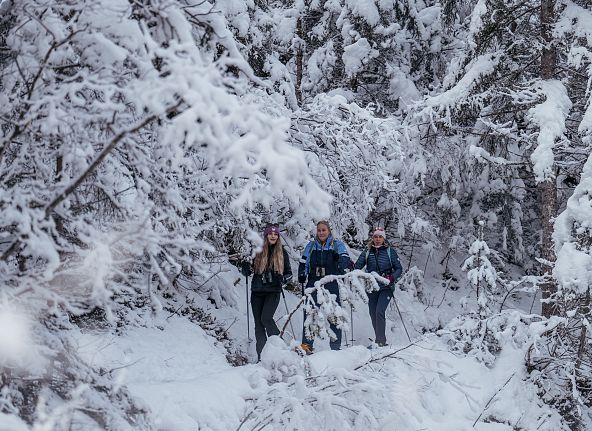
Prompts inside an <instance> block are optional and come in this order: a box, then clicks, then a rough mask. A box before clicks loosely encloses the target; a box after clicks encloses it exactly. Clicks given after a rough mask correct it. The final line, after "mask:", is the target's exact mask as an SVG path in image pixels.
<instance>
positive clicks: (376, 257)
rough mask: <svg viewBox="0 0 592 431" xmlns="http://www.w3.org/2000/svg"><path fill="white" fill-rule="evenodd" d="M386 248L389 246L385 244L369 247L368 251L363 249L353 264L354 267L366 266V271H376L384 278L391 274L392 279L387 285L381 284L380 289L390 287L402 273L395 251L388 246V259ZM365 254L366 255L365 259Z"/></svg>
mask: <svg viewBox="0 0 592 431" xmlns="http://www.w3.org/2000/svg"><path fill="white" fill-rule="evenodd" d="M388 249H389V247H388V246H386V245H383V246H381V247H378V248H376V247H370V250H369V251H368V250H364V251H363V252H362V254H360V257H359V258H358V261H357V262H356V264H355V266H354V268H355V269H362V268H364V267H366V272H376V273H377V274H379V275H380V276H382V277H385V278H387V277H388V276H389V275H390V276H392V279H393V281H392V282H391V283H390V284H388V285H385V286H381V288H380V290H383V289H390V288H392V287H393V285H394V283H396V282H397V281H398V280H399V278H400V277H401V274H402V273H403V267H402V266H401V262H400V261H399V256H398V255H397V252H396V251H395V250H394V249H393V248H392V247H390V249H391V252H390V255H391V256H390V259H389V253H388ZM366 255H368V259H367V260H366Z"/></svg>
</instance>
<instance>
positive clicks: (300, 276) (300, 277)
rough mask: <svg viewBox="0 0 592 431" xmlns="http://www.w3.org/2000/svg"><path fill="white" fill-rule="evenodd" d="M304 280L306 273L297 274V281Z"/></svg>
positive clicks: (301, 281)
mask: <svg viewBox="0 0 592 431" xmlns="http://www.w3.org/2000/svg"><path fill="white" fill-rule="evenodd" d="M305 281H306V274H299V275H298V283H304V282H305Z"/></svg>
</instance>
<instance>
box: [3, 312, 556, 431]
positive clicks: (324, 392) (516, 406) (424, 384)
mask: <svg viewBox="0 0 592 431" xmlns="http://www.w3.org/2000/svg"><path fill="white" fill-rule="evenodd" d="M153 324H154V326H153V327H148V328H141V327H138V328H132V329H128V330H127V331H126V332H125V334H123V335H122V336H115V335H113V334H111V333H100V332H95V333H81V332H77V333H72V337H74V338H75V339H76V340H77V345H78V353H79V354H80V355H81V356H82V357H83V358H84V359H85V360H86V361H87V362H88V363H89V364H92V365H93V366H94V367H102V368H104V369H106V370H110V372H111V374H112V375H113V377H114V378H115V379H116V380H117V381H119V382H120V383H121V384H122V385H126V386H127V387H128V388H129V390H130V391H131V393H132V395H134V396H135V397H137V398H139V399H141V400H143V401H144V402H145V404H146V405H147V406H148V407H149V408H150V410H151V415H152V416H153V419H154V422H155V423H156V425H157V427H158V428H157V429H158V430H162V431H165V430H171V431H172V430H175V431H184V430H187V431H189V430H214V431H226V430H239V429H240V430H254V429H266V430H285V429H293V430H297V429H311V430H312V429H325V430H338V429H339V430H342V429H343V430H345V429H352V430H353V429H360V430H361V429H363V430H366V431H367V430H379V429H380V430H417V429H424V430H443V431H445V430H450V431H459V430H470V429H477V430H480V431H494V430H496V431H497V430H508V431H509V430H512V429H516V428H512V427H520V428H519V429H534V428H532V427H533V426H534V425H533V424H537V425H538V426H539V428H538V429H540V430H557V429H560V428H559V427H558V426H557V423H558V422H557V418H556V417H555V416H553V414H552V413H551V412H550V411H549V410H548V408H547V407H545V406H541V405H540V402H539V401H538V399H537V397H536V396H535V388H534V387H533V386H532V385H531V384H530V383H527V382H525V381H524V380H523V379H524V373H525V371H524V368H523V367H521V365H520V364H521V363H522V362H523V359H524V353H525V352H524V346H526V345H527V344H524V345H523V347H518V346H513V345H512V343H509V342H508V343H507V344H506V345H505V346H504V349H503V351H502V353H501V355H500V356H499V358H498V359H497V361H496V364H495V365H494V366H493V367H492V368H488V367H486V366H485V365H484V364H482V363H480V362H477V361H476V360H475V359H474V358H471V357H468V356H466V357H465V356H462V355H458V354H453V353H451V352H450V351H449V349H448V348H447V346H446V345H444V344H443V342H442V341H441V340H440V339H439V338H438V337H436V336H435V335H427V336H418V337H415V339H414V340H413V341H414V343H409V342H408V341H407V340H406V339H403V338H398V339H396V340H394V343H393V345H392V347H384V348H377V349H374V350H368V349H367V348H366V347H365V346H362V345H355V346H350V347H345V346H344V348H343V349H342V350H341V351H329V350H325V348H326V347H323V346H322V345H321V343H319V347H320V351H319V352H317V353H315V354H314V355H312V356H308V357H301V356H299V355H298V354H297V353H295V352H294V351H292V350H291V348H290V347H289V346H288V345H287V344H286V343H285V342H284V341H282V340H281V339H280V338H279V337H273V338H270V339H269V341H268V343H267V345H266V348H265V350H264V351H263V355H262V361H261V362H260V363H259V364H248V365H245V366H240V367H232V366H230V365H229V364H228V363H227V362H226V360H225V353H226V352H225V350H224V348H223V347H222V346H220V345H219V344H218V343H217V342H216V341H215V340H213V339H212V338H211V337H209V336H208V335H206V334H205V333H204V331H203V330H202V329H200V328H199V327H198V326H196V325H195V324H193V323H191V322H189V321H188V320H186V319H185V318H182V317H177V316H173V317H171V318H169V319H167V317H166V315H165V316H162V317H160V318H156V319H155V320H154V322H153ZM243 329H244V328H243ZM315 412H316V413H315ZM320 412H323V414H320ZM352 412H355V415H356V416H357V417H358V419H356V420H354V421H353V422H349V420H348V419H349V418H350V416H351V415H352V414H353V413H352ZM340 413H341V415H340ZM492 417H493V418H498V420H499V418H503V421H502V422H501V423H496V422H491V418H492ZM264 424H267V425H266V426H264V427H263V428H260V427H261V426H263V425H264ZM348 424H349V425H348ZM473 424H475V426H473ZM0 429H2V428H0ZM23 429H24V428H23Z"/></svg>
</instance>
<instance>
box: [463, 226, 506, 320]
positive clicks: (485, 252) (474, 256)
mask: <svg viewBox="0 0 592 431" xmlns="http://www.w3.org/2000/svg"><path fill="white" fill-rule="evenodd" d="M484 225H485V222H484V221H482V220H481V221H479V232H478V237H477V239H475V241H473V243H472V244H471V246H470V248H469V253H470V256H469V257H468V258H467V259H466V260H465V262H464V263H463V266H462V269H463V270H464V271H467V278H468V279H469V282H470V283H471V285H472V286H473V288H474V289H475V291H476V294H477V308H478V313H479V315H480V316H482V317H486V316H488V315H491V312H492V311H491V308H490V307H491V303H492V302H493V295H494V294H495V293H496V291H497V282H498V275H497V271H496V270H495V268H494V267H493V265H492V264H491V262H490V261H489V257H488V256H489V254H490V250H489V247H488V246H487V243H486V242H485V241H484V240H483V226H484Z"/></svg>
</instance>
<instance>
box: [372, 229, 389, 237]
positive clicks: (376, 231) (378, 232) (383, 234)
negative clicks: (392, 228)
mask: <svg viewBox="0 0 592 431" xmlns="http://www.w3.org/2000/svg"><path fill="white" fill-rule="evenodd" d="M372 236H381V237H383V238H384V239H386V232H385V231H384V228H383V227H377V228H374V232H373V233H372Z"/></svg>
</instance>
